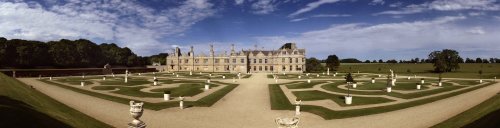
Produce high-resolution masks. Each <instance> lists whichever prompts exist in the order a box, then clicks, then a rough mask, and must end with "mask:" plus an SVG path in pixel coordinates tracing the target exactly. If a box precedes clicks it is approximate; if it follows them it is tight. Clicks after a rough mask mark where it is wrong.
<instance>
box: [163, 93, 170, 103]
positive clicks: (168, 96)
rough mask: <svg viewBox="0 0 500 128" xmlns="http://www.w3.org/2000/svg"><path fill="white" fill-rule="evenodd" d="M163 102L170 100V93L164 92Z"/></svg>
mask: <svg viewBox="0 0 500 128" xmlns="http://www.w3.org/2000/svg"><path fill="white" fill-rule="evenodd" d="M163 100H165V101H169V100H170V91H163Z"/></svg>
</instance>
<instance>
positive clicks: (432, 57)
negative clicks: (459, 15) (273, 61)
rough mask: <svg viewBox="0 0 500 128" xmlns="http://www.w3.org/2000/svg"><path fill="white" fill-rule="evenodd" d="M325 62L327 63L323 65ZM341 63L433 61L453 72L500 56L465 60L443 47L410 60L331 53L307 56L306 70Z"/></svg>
mask: <svg viewBox="0 0 500 128" xmlns="http://www.w3.org/2000/svg"><path fill="white" fill-rule="evenodd" d="M321 63H325V65H321ZM340 63H432V64H433V66H434V72H438V73H441V72H451V71H454V70H458V69H460V66H459V65H458V64H459V63H500V59H499V58H489V59H486V58H476V59H475V60H474V59H470V58H466V59H465V60H464V59H463V58H462V57H460V56H459V53H458V52H457V51H455V50H452V49H443V50H442V51H433V52H431V53H430V54H429V55H428V58H412V59H410V60H399V61H398V60H395V59H389V60H386V61H384V60H382V59H379V60H372V61H370V60H365V61H360V60H358V59H356V58H345V59H339V57H338V56H337V55H329V56H328V57H327V58H326V59H324V60H319V59H317V58H314V57H312V58H307V59H306V70H307V71H306V72H324V71H326V70H327V68H330V70H331V71H337V70H338V68H339V66H340Z"/></svg>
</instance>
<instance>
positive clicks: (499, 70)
mask: <svg viewBox="0 0 500 128" xmlns="http://www.w3.org/2000/svg"><path fill="white" fill-rule="evenodd" d="M459 65H460V69H459V70H458V71H454V72H450V73H443V75H442V76H443V78H479V74H478V71H479V70H482V71H483V78H487V79H492V78H493V77H495V76H496V77H500V64H499V63H492V64H482V63H478V64H459ZM379 68H380V70H379ZM389 69H392V70H394V72H395V73H397V74H398V75H411V76H413V75H414V74H416V75H417V76H432V77H438V76H439V74H437V73H431V71H432V70H433V69H434V67H433V66H432V64H431V63H423V64H421V63H419V64H387V63H368V64H367V63H342V64H341V65H340V67H339V72H349V71H351V72H357V71H360V72H362V73H366V72H370V73H383V74H387V73H389ZM408 70H410V72H408ZM330 72H331V71H330Z"/></svg>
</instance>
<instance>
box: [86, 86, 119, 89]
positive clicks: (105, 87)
mask: <svg viewBox="0 0 500 128" xmlns="http://www.w3.org/2000/svg"><path fill="white" fill-rule="evenodd" d="M115 88H117V86H94V87H92V88H91V89H94V90H115Z"/></svg>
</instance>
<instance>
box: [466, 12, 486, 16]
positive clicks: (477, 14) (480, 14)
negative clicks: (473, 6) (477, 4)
mask: <svg viewBox="0 0 500 128" xmlns="http://www.w3.org/2000/svg"><path fill="white" fill-rule="evenodd" d="M482 15H485V14H484V12H469V16H482Z"/></svg>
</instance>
